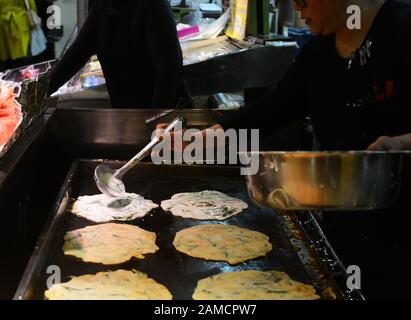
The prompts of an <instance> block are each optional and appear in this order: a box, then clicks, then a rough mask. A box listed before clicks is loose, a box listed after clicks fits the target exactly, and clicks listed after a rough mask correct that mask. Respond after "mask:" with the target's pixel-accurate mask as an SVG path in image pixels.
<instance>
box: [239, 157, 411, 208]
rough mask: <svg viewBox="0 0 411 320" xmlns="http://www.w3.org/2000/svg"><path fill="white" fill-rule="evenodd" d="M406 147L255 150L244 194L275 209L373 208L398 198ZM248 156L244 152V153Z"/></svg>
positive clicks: (382, 206)
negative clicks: (256, 165)
mask: <svg viewBox="0 0 411 320" xmlns="http://www.w3.org/2000/svg"><path fill="white" fill-rule="evenodd" d="M410 154H411V153H409V152H261V153H254V154H252V156H254V157H258V161H259V170H258V173H257V174H255V175H250V176H247V186H248V192H249V195H250V198H251V199H252V200H253V201H254V202H255V203H256V204H257V205H259V206H262V207H270V208H276V209H280V210H300V211H301V210H323V211H327V210H344V211H345V210H347V211H351V210H353V211H356V210H376V209H382V208H385V207H387V206H390V205H391V204H393V203H394V202H395V200H396V199H397V197H398V194H399V191H400V186H401V175H402V167H403V160H404V157H405V156H407V155H410ZM248 156H250V154H248Z"/></svg>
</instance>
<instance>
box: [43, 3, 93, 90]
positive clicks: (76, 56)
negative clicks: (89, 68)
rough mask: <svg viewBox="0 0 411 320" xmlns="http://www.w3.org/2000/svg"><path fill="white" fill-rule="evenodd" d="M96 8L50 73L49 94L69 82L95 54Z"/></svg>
mask: <svg viewBox="0 0 411 320" xmlns="http://www.w3.org/2000/svg"><path fill="white" fill-rule="evenodd" d="M96 7H97V6H94V7H93V9H92V10H91V12H90V14H89V16H88V18H87V20H86V22H85V24H84V26H83V27H82V28H81V30H80V32H79V35H78V37H77V39H76V40H75V41H74V42H73V44H72V45H71V47H70V48H69V49H68V50H67V52H66V53H65V54H64V55H63V57H61V60H60V61H58V63H57V64H56V65H55V66H54V68H53V70H52V71H51V78H50V87H49V94H52V93H54V92H56V91H57V90H58V89H59V88H60V87H61V86H62V85H63V84H65V83H66V82H67V81H69V80H70V79H71V78H72V77H73V76H74V75H75V74H76V73H77V72H78V71H79V70H80V69H81V68H82V67H83V66H84V65H85V64H86V63H87V61H88V60H89V59H90V57H91V56H92V55H93V54H95V53H96V49H97V34H98V32H97V31H98V29H97V18H98V15H97V12H96V11H97V10H98V9H97V8H96Z"/></svg>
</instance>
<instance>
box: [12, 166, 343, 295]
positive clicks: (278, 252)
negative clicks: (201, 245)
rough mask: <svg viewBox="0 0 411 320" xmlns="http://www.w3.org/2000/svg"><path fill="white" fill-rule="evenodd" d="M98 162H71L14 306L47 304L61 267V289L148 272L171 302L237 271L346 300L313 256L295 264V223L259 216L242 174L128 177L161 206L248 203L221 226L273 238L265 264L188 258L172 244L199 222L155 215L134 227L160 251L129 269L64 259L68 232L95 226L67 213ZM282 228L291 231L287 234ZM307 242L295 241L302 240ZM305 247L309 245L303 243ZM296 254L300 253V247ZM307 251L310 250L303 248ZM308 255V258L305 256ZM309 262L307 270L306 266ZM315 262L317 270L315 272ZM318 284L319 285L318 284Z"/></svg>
mask: <svg viewBox="0 0 411 320" xmlns="http://www.w3.org/2000/svg"><path fill="white" fill-rule="evenodd" d="M100 163H101V161H97V160H76V161H75V162H74V163H73V165H72V167H71V169H70V171H69V173H68V175H67V178H66V180H65V182H64V184H63V186H62V189H61V191H60V194H59V196H58V199H57V201H56V203H55V206H54V208H53V210H52V214H51V216H50V219H49V222H48V223H47V224H46V226H45V228H44V230H43V232H42V235H41V236H40V239H39V241H38V244H37V246H36V248H35V250H34V252H33V255H32V257H31V259H30V261H29V264H28V266H27V268H26V271H25V273H24V275H23V278H22V279H21V282H20V285H19V287H18V289H17V292H16V294H15V297H14V299H17V300H31V299H34V300H40V299H44V291H45V290H46V283H47V279H48V277H50V274H48V273H47V269H48V267H49V266H58V267H59V268H60V270H61V281H62V282H66V281H68V280H69V277H70V276H80V275H84V274H94V273H97V272H100V271H108V270H111V271H114V270H118V269H126V270H131V269H136V270H139V271H141V272H144V273H147V274H148V275H149V277H151V278H153V279H155V280H156V281H158V282H159V283H161V284H163V285H165V286H166V287H167V288H168V289H169V290H170V292H171V293H172V295H173V297H174V299H176V300H189V299H191V296H192V294H193V291H194V289H195V286H196V284H197V282H198V281H199V280H200V279H203V278H206V277H208V276H211V275H216V274H219V273H221V272H233V271H240V270H250V269H252V270H262V271H266V270H276V271H284V272H286V273H288V274H289V275H290V276H291V277H292V278H293V279H294V280H297V281H301V282H304V283H308V284H312V285H314V286H315V287H316V289H317V291H318V293H319V294H320V296H321V297H322V298H323V299H332V298H335V299H344V298H346V296H345V295H344V294H343V291H344V290H341V289H340V288H339V287H338V286H337V284H336V282H334V280H333V279H332V276H331V274H327V271H326V270H327V268H326V266H325V265H324V263H323V262H322V261H321V259H320V258H319V255H317V254H314V255H313V256H310V257H309V258H308V259H307V257H305V259H300V257H301V254H300V257H299V254H297V250H296V248H295V246H293V244H292V241H291V239H290V236H289V235H290V234H291V235H292V234H294V235H295V234H296V232H301V230H299V229H298V230H297V228H298V224H297V223H296V224H284V223H282V222H281V221H280V220H281V218H279V217H278V216H277V215H276V214H275V212H274V211H273V210H271V209H261V208H259V207H257V206H256V205H254V204H253V203H252V202H251V201H250V200H249V198H248V196H247V189H246V184H245V182H244V178H243V177H241V176H240V171H239V168H234V167H215V166H183V165H182V166H178V165H160V166H156V165H153V164H143V163H141V164H139V165H137V166H136V167H135V168H134V169H132V170H131V171H130V172H129V173H128V174H127V175H126V177H125V183H126V185H127V188H128V191H129V192H135V193H138V194H140V195H142V196H144V197H145V198H148V199H151V200H153V201H154V202H155V203H158V204H159V203H160V202H161V201H162V200H165V199H168V198H170V197H171V196H172V195H173V194H175V193H179V192H195V191H202V190H218V191H221V192H224V193H227V194H229V195H231V196H234V197H237V198H240V199H242V200H244V201H246V202H247V203H248V204H249V208H248V209H247V210H246V211H244V212H242V213H241V214H239V215H237V216H236V217H233V218H231V219H229V220H227V221H225V222H223V223H227V224H230V225H237V226H241V227H245V228H248V229H251V230H256V231H259V232H262V233H264V234H266V235H268V236H269V237H270V241H271V243H272V245H273V250H272V251H271V252H270V253H269V254H268V255H267V256H266V257H264V258H261V259H256V260H252V261H248V262H245V263H243V264H239V265H236V266H231V265H229V264H228V263H225V262H211V261H204V260H201V259H195V258H191V257H189V256H186V255H185V254H182V253H179V252H177V251H176V250H175V249H174V247H173V245H172V242H173V239H174V236H175V234H176V233H177V232H178V231H180V230H182V229H185V228H188V227H191V226H194V225H198V224H203V223H222V222H204V221H196V220H192V219H183V218H180V217H174V216H172V215H171V214H170V213H167V212H164V211H163V210H162V209H161V208H157V209H155V210H154V211H152V213H151V214H149V215H147V216H146V217H144V218H142V219H136V220H134V221H131V222H130V224H133V225H137V226H139V227H142V228H144V229H146V230H149V231H153V232H155V233H156V234H157V245H158V246H159V248H160V250H159V251H158V252H157V253H155V254H150V255H147V256H146V258H145V259H143V260H137V259H133V260H131V261H129V262H127V263H124V264H120V265H115V266H104V265H101V264H92V263H85V262H83V261H81V260H79V259H77V258H74V257H70V256H65V255H64V253H63V251H62V247H63V241H64V240H63V237H64V235H65V233H66V232H67V231H71V230H75V229H79V228H83V227H86V226H88V225H93V224H94V223H92V222H89V221H87V220H85V219H82V218H79V217H76V216H75V215H72V214H69V213H67V209H68V208H69V206H70V205H71V203H72V201H73V199H75V198H77V197H78V196H81V195H92V194H97V193H98V189H97V187H96V186H95V183H94V181H93V172H94V169H95V167H96V166H97V165H98V164H100ZM108 164H109V165H110V166H112V167H120V166H121V164H122V163H120V162H108ZM285 228H296V229H289V230H285ZM304 239H305V238H304V237H301V239H300V240H302V241H304ZM307 241H308V240H307ZM300 247H301V246H300ZM306 247H307V248H308V247H310V243H306ZM307 254H308V255H310V253H309V252H308V253H307ZM307 261H310V264H309V263H307ZM313 261H315V264H316V265H317V266H318V265H321V266H322V267H321V268H316V270H314V271H313V268H312V267H311V265H312V263H313ZM319 279H321V281H319Z"/></svg>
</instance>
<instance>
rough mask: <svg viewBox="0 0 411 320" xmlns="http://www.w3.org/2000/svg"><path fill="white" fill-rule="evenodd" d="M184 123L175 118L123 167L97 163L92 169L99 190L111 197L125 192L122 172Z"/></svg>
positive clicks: (127, 169)
mask: <svg viewBox="0 0 411 320" xmlns="http://www.w3.org/2000/svg"><path fill="white" fill-rule="evenodd" d="M184 123H185V119H184V118H182V117H179V118H176V119H175V120H174V121H173V122H171V123H170V125H169V126H168V127H167V128H166V129H165V130H164V132H163V133H162V135H161V136H159V137H157V136H156V137H155V138H154V139H152V140H151V142H150V143H149V144H148V145H147V146H146V147H145V148H144V149H143V150H141V151H140V152H139V153H138V154H137V155H136V156H135V157H134V158H132V159H131V160H130V161H129V162H127V163H126V164H125V165H124V166H123V167H121V168H120V169H118V170H113V169H111V168H110V167H109V166H107V165H104V164H102V165H99V166H98V167H97V168H96V170H95V171H94V180H95V182H96V184H97V187H98V188H99V190H100V191H101V192H102V193H104V194H106V195H108V196H111V197H121V196H122V195H124V193H125V192H126V187H125V185H124V183H123V181H122V179H123V176H124V174H126V173H127V171H129V170H130V169H132V168H133V167H134V166H135V165H136V164H137V163H139V162H140V161H141V160H143V159H144V158H145V157H146V156H147V155H148V154H149V153H150V152H151V150H152V149H153V148H154V146H155V145H156V144H157V143H159V142H160V141H161V138H162V137H163V136H164V135H166V134H167V133H170V132H171V131H172V130H173V129H174V128H175V127H176V126H177V125H178V124H183V125H184Z"/></svg>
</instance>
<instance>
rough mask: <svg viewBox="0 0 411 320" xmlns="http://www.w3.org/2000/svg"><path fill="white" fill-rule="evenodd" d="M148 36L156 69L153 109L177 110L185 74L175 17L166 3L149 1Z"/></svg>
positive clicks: (157, 0)
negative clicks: (178, 97) (177, 100)
mask: <svg viewBox="0 0 411 320" xmlns="http://www.w3.org/2000/svg"><path fill="white" fill-rule="evenodd" d="M149 3H150V4H149V5H148V7H149V10H148V12H147V15H148V17H147V20H146V26H145V27H146V30H145V32H146V37H147V43H148V46H149V52H150V55H151V57H152V60H153V63H154V66H155V68H156V70H155V72H156V84H155V88H154V96H153V103H152V106H153V107H156V108H164V107H167V108H168V107H173V106H174V104H175V103H176V99H177V97H176V96H177V92H178V88H179V86H180V82H181V79H182V72H183V65H182V64H183V63H182V53H181V48H180V43H179V41H178V37H177V29H176V25H175V22H174V18H173V14H172V12H171V9H170V6H169V4H168V2H167V1H166V0H149Z"/></svg>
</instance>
